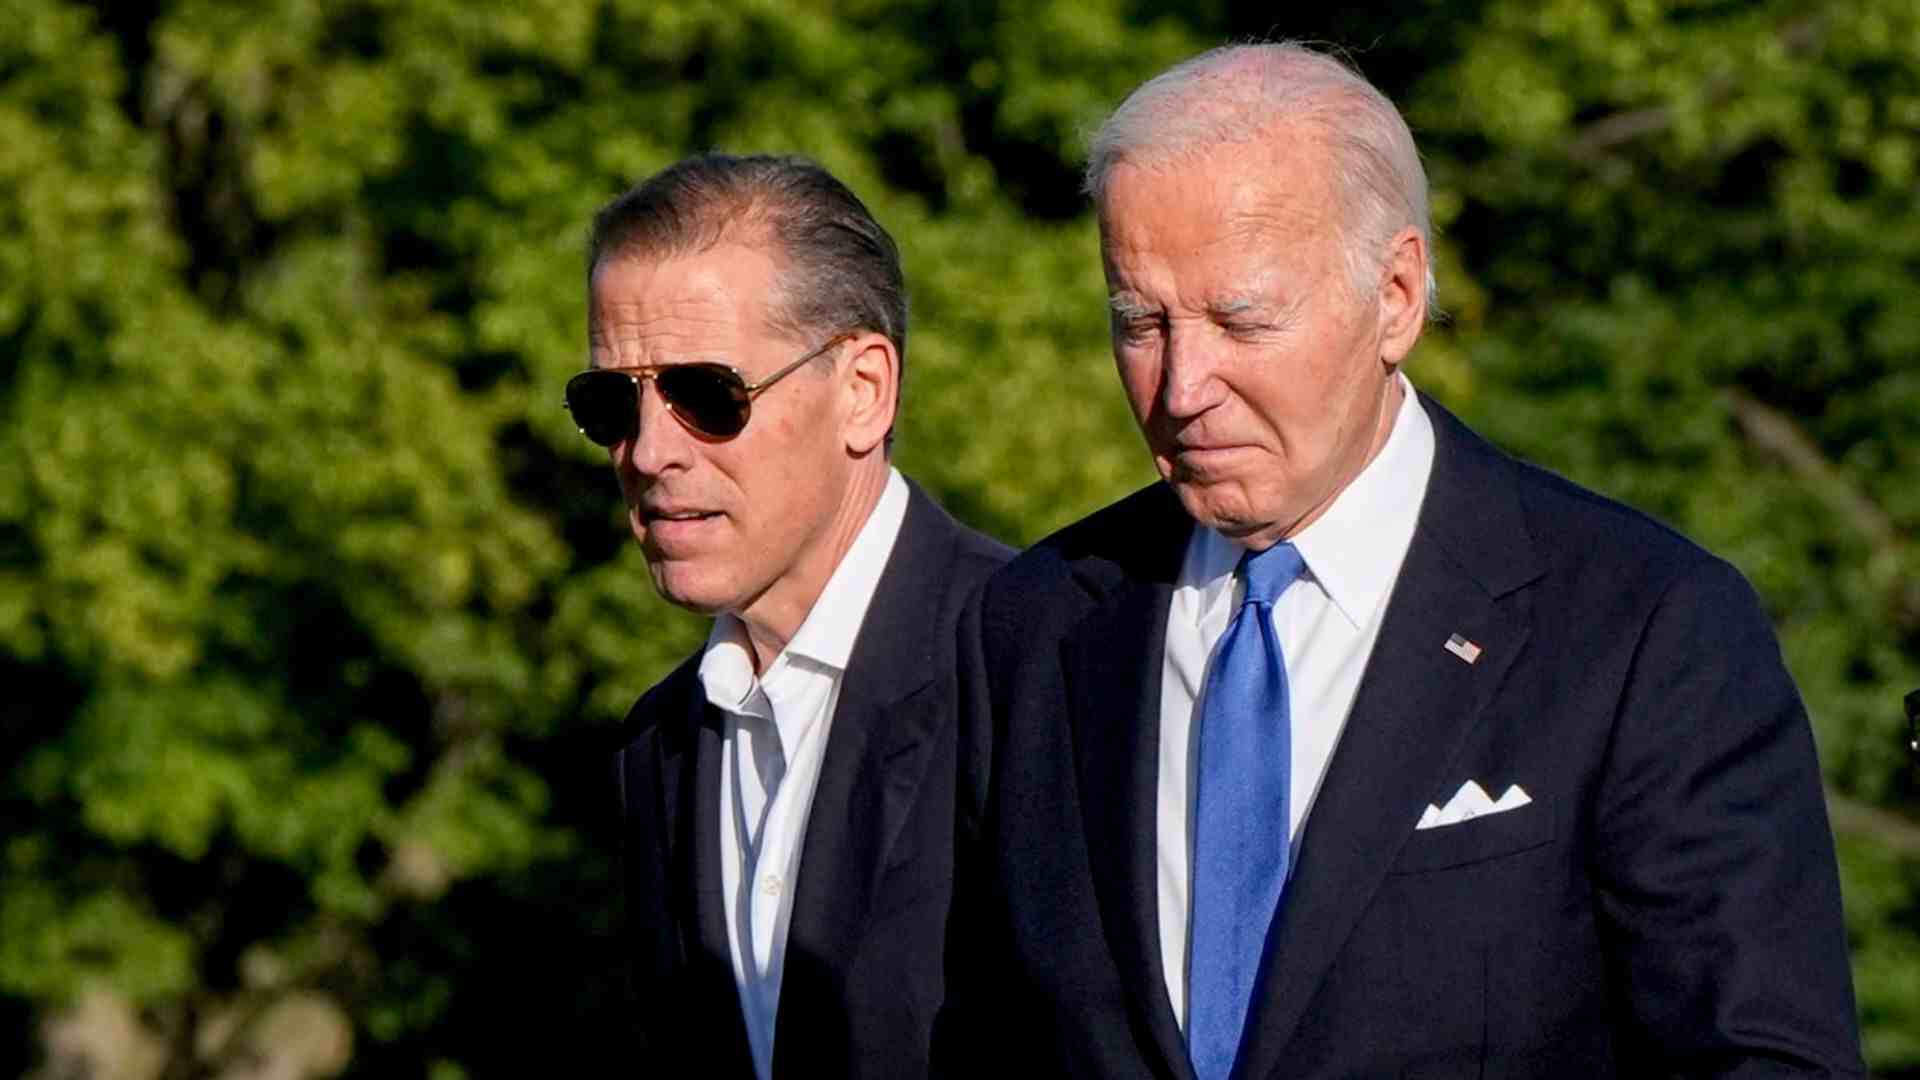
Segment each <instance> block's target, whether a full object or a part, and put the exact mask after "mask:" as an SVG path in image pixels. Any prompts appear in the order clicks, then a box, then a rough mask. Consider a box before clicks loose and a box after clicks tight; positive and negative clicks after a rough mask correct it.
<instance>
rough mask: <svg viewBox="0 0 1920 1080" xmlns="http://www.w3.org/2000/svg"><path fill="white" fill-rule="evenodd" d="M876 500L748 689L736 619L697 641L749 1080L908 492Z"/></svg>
mask: <svg viewBox="0 0 1920 1080" xmlns="http://www.w3.org/2000/svg"><path fill="white" fill-rule="evenodd" d="M889 472H890V475H889V476H888V478H887V486H886V490H885V491H883V492H882V493H881V495H880V501H879V502H878V503H876V504H875V505H874V508H873V513H872V514H870V515H868V517H867V521H866V524H864V525H862V526H861V528H860V534H859V535H858V536H856V537H855V538H854V541H853V546H852V547H850V548H848V549H847V553H846V555H845V556H844V557H843V558H841V560H840V565H839V566H837V567H835V568H834V571H833V576H832V577H831V578H829V579H828V580H827V586H826V588H825V589H823V590H821V592H820V596H819V598H818V599H817V600H815V601H814V603H813V607H812V609H811V610H809V611H808V612H807V617H806V620H805V621H804V622H802V623H801V624H800V629H799V630H798V631H796V632H795V633H794V635H793V638H792V640H790V641H788V642H787V645H786V648H784V649H782V650H781V651H780V655H778V656H776V657H774V658H773V662H772V663H770V664H768V665H767V670H766V671H765V672H764V673H762V674H761V675H760V676H759V677H758V678H755V676H754V672H753V654H752V651H751V649H752V646H751V645H749V644H748V642H747V632H746V627H745V626H744V625H743V624H742V623H741V622H740V620H739V618H738V617H736V616H734V615H731V614H723V615H721V616H720V617H719V618H717V619H715V620H714V624H713V630H712V632H711V633H710V634H709V635H708V636H707V649H706V654H705V655H704V656H702V657H701V658H700V682H701V685H702V686H703V687H704V688H705V689H706V693H707V700H708V701H710V702H712V703H713V705H714V706H715V707H717V708H719V709H720V710H722V711H723V712H725V713H726V732H725V737H724V741H723V744H722V745H723V752H722V756H721V759H720V805H719V806H718V807H715V808H714V809H715V812H717V813H719V815H720V885H721V894H722V896H723V898H724V902H725V906H726V918H727V944H728V946H729V951H730V952H731V953H732V956H733V977H734V983H735V985H736V986H737V987H738V989H739V991H740V1011H741V1013H742V1014H743V1016H744V1017H745V1019H746V1022H747V1042H748V1047H749V1049H750V1050H751V1051H752V1054H753V1068H754V1072H755V1073H756V1074H758V1076H759V1077H760V1080H769V1077H770V1076H771V1074H772V1070H773V1038H774V1018H775V1015H776V1013H777V1012H778V1010H779V1005H780V979H781V976H782V974H783V973H784V968H785V957H786V950H787V924H788V921H789V919H790V918H791V917H792V914H793V887H794V883H795V878H796V875H797V874H798V873H799V870H800V848H801V843H802V840H803V839H804V837H805V835H806V831H807V817H808V815H809V813H810V812H811V810H812V809H813V792H814V788H815V786H816V785H817V784H818V782H819V780H820V763H821V759H822V758H823V757H824V756H825V753H826V748H827V736H828V733H829V732H830V731H831V730H832V728H833V709H834V706H835V705H836V704H838V703H839V700H840V684H841V680H842V679H843V678H844V676H845V675H846V670H847V660H848V658H849V657H850V656H851V655H852V653H853V644H854V639H855V638H857V637H858V636H859V634H860V624H861V623H862V622H863V621H865V619H866V616H867V607H868V605H869V604H870V603H871V602H872V600H873V594H874V590H875V588H876V587H877V586H878V585H879V583H880V574H881V571H883V570H885V569H886V565H887V558H888V556H890V555H892V553H893V545H894V541H895V540H897V539H898V538H899V535H900V526H901V523H902V522H904V521H905V520H906V516H907V484H906V481H905V480H903V479H901V476H900V473H899V472H898V471H897V470H889Z"/></svg>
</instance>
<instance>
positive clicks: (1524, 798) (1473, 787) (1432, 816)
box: [1414, 780, 1533, 829]
mask: <svg viewBox="0 0 1920 1080" xmlns="http://www.w3.org/2000/svg"><path fill="white" fill-rule="evenodd" d="M1532 801H1533V797H1532V796H1530V795H1528V794H1527V793H1526V790H1525V789H1523V788H1522V787H1521V786H1520V785H1519V784H1515V785H1513V786H1512V787H1509V788H1508V789H1507V792H1506V794H1504V795H1502V796H1500V798H1498V799H1493V798H1490V797H1488V795H1487V789H1486V788H1483V787H1481V786H1480V785H1479V784H1477V783H1475V782H1474V781H1472V780H1469V781H1467V782H1466V783H1464V784H1461V785H1460V790H1459V791H1456V792H1454V793H1453V798H1451V799H1448V800H1447V805H1445V806H1435V805H1433V804H1432V803H1428V804H1427V809H1426V812H1424V813H1422V814H1421V815H1420V824H1418V825H1415V826H1414V828H1415V829H1438V828H1443V827H1445V826H1448V825H1458V824H1460V823H1461V822H1463V821H1472V820H1473V819H1474V818H1477V817H1486V816H1487V815H1488V814H1504V813H1506V812H1507V811H1509V810H1518V809H1520V808H1521V807H1523V806H1525V805H1527V804H1528V803H1530V802H1532Z"/></svg>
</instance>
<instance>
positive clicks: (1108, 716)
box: [937, 400, 1862, 1077]
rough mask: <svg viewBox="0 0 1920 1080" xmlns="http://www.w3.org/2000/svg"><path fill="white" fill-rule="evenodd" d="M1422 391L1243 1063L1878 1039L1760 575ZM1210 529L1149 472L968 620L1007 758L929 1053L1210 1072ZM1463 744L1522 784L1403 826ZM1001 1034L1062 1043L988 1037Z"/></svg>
mask: <svg viewBox="0 0 1920 1080" xmlns="http://www.w3.org/2000/svg"><path fill="white" fill-rule="evenodd" d="M1424 404H1425V406H1426V409H1427V412H1428V414H1429V415H1430V416H1431V417H1432V418H1433V421H1434V428H1435V436H1436V440H1437V444H1436V447H1435V460H1434V466H1433V474H1432V479H1431V481H1430V484H1429V487H1428V490H1427V496H1426V500H1425V502H1424V504H1423V506H1422V508H1421V512H1420V517H1419V523H1418V526H1417V528H1416V531H1415V534H1414V539H1413V543H1412V547H1411V549H1410V551H1409V553H1408V555H1407V560H1406V562H1405V564H1404V566H1403V568H1402V570H1401V573H1400V577H1399V581H1398V583H1397V585H1396V586H1395V589H1394V592H1393V595H1392V597H1391V599H1390V600H1389V602H1388V606H1387V608H1386V610H1385V613H1384V616H1383V617H1384V619H1385V622H1384V624H1383V626H1382V629H1381V632H1380V637H1379V640H1378V643H1377V645H1376V646H1375V648H1374V651H1373V655H1372V657H1371V659H1370V661H1369V663H1368V666H1367V669H1366V672H1365V674H1364V676H1363V679H1362V682H1361V685H1360V688H1359V691H1358V695H1357V697H1356V699H1355V701H1354V704H1353V708H1352V712H1351V713H1350V716H1349V719H1348V722H1347V725H1346V728H1345V730H1344V733H1343V734H1342V736H1341V740H1340V743H1339V745H1338V747H1337V748H1336V750H1335V753H1334V755H1333V758H1332V760H1331V761H1330V762H1329V764H1328V767H1327V773H1326V776H1325V779H1324V781H1323V782H1322V785H1321V789H1320V791H1319V794H1318V796H1317V799H1316V802H1315V803H1314V805H1313V807H1312V810H1311V813H1310V815H1309V816H1308V818H1307V821H1306V825H1305V829H1304V832H1303V833H1302V836H1301V838H1300V845H1301V846H1300V848H1299V851H1298V856H1297V862H1296V869H1295V871H1294V875H1293V877H1292V878H1291V880H1290V882H1289V884H1288V886H1287V891H1286V893H1285V895H1284V897H1283V898H1282V901H1281V911H1280V913H1279V914H1278V916H1277V917H1276V920H1275V924H1274V929H1273V930H1272V932H1271V933H1272V937H1271V938H1270V947H1269V959H1268V962H1267V963H1268V966H1267V968H1266V969H1265V970H1264V972H1263V975H1262V977H1261V979H1260V983H1259V989H1258V992H1257V995H1256V1000H1255V1002H1254V1005H1253V1009H1252V1012H1251V1014H1250V1016H1249V1020H1248V1030H1249V1035H1248V1042H1247V1043H1246V1044H1244V1047H1243V1051H1242V1063H1243V1065H1244V1066H1245V1067H1244V1069H1243V1071H1242V1073H1241V1075H1244V1076H1247V1077H1335V1076H1339V1077H1358V1076H1366V1077H1372V1076H1446V1077H1469V1076H1470V1077H1506V1076H1530V1077H1606V1076H1625V1077H1649V1076H1664V1075H1676V1074H1683V1075H1739V1076H1758V1075H1774V1074H1776V1073H1789V1072H1796V1071H1800V1070H1805V1071H1808V1072H1817V1071H1819V1070H1822V1069H1830V1070H1833V1071H1835V1072H1839V1073H1844V1074H1855V1073H1859V1072H1861V1071H1862V1066H1861V1062H1860V1058H1859V1050H1858V1037H1857V1033H1856V1030H1855V1026H1854V1017H1853V998H1852V989H1851V985H1850V982H1849V975H1848V969H1847V947H1846V940H1845V934H1844V931H1843V928H1842V925H1841V914H1840V894H1839V887H1838V882H1837V879H1836V872H1835V862H1834V854H1833V842H1832V837H1831V834H1830V833H1829V831H1828V826H1827V819H1826V813H1825V807H1824V803H1823V801H1822V796H1821V788H1820V777H1819V771H1818V768H1817V766H1816V763H1815V760H1814V746H1813V740H1812V736H1811V732H1810V730H1809V727H1808V724H1807V720H1806V716H1805V714H1804V712H1803V710H1802V708H1801V705H1800V702H1799V699H1798V695H1797V694H1796V692H1795V690H1794V687H1793V684H1792V683H1791V681H1790V680H1789V678H1788V676H1787V673H1786V671H1785V670H1784V668H1783V666H1782V664H1781V659H1780V654H1779V650H1778V648H1777V646H1776V644H1775V642H1774V639H1773V636H1772V631H1771V629H1770V627H1769V626H1768V623H1767V620H1766V618H1765V616H1764V615H1763V613H1762V611H1761V609H1760V606H1759V604H1758V603H1757V601H1756V598H1755V596H1754V594H1753V592H1752V590H1751V589H1750V588H1748V586H1747V585H1746V583H1745V582H1744V581H1743V580H1742V579H1741V577H1740V576H1739V574H1738V573H1736V572H1735V571H1734V570H1733V569H1731V568H1730V567H1728V566H1727V565H1726V564H1724V563H1722V562H1720V561H1718V560H1716V559H1714V558H1712V557H1711V556H1709V555H1708V554H1706V553H1705V552H1703V551H1701V550H1699V549H1698V548H1696V547H1694V546H1693V545H1691V544H1689V543H1687V542H1686V541H1685V540H1683V539H1682V538H1680V537H1679V536H1677V535H1675V534H1674V533H1672V532H1670V531H1668V530H1667V529H1665V528H1663V527H1661V526H1659V525H1657V524H1655V523H1654V522H1652V521H1650V520H1649V519H1647V518H1646V517H1644V516H1642V515H1640V514H1638V513H1635V512H1634V511H1631V510H1629V509H1626V508H1625V507H1622V506H1619V505H1617V504H1615V503H1612V502H1609V501H1607V500H1605V499H1602V498H1600V497H1598V496H1595V495H1593V494H1591V493H1589V492H1586V491H1583V490H1581V489H1579V488H1577V487H1575V486H1574V485H1572V484H1570V483H1567V482H1566V481H1564V480H1562V479H1560V478H1558V477H1556V476H1553V475H1550V474H1548V473H1545V472H1543V471H1540V470H1538V469H1535V468H1532V467H1529V466H1526V465H1523V464H1520V463H1518V462H1516V461H1513V460H1512V459H1510V458H1507V457H1505V456H1503V455H1501V454H1500V453H1499V452H1498V451H1496V450H1494V449H1493V448H1492V447H1491V446H1489V445H1488V444H1487V443H1485V442H1484V441H1482V440H1481V439H1480V438H1478V437H1477V436H1475V435H1474V434H1473V433H1472V432H1470V431H1468V430H1467V428H1465V427H1464V426H1463V425H1461V424H1460V422H1459V421H1458V420H1456V419H1454V418H1453V417H1452V416H1451V415H1450V414H1448V413H1447V412H1446V411H1445V410H1443V409H1441V408H1440V407H1439V406H1438V405H1436V404H1435V403H1433V402H1432V401H1430V400H1428V401H1424ZM1190 528H1191V522H1190V520H1189V519H1188V518H1187V517H1186V515H1185V514H1184V513H1183V512H1182V510H1181V507H1180V505H1179V502H1178V501H1177V499H1176V498H1175V497H1174V496H1173V494H1172V492H1171V490H1170V489H1168V488H1166V487H1164V486H1156V487H1153V488H1149V489H1147V490H1145V491H1142V492H1140V493H1138V494H1136V495H1134V496H1132V497H1130V498H1128V499H1126V500H1124V501H1122V502H1120V503H1117V504H1115V505H1114V506H1111V507H1109V508H1107V509H1106V510H1103V511H1101V512H1099V513H1097V514H1095V515H1093V516H1092V517H1091V518H1088V519H1086V520H1085V521H1082V522H1080V523H1079V524H1076V525H1074V526H1072V527H1070V528H1068V529H1066V530H1065V531H1063V532H1061V533H1059V534H1058V535H1056V536H1054V537H1052V538H1051V539H1049V540H1047V541H1044V542H1042V543H1041V544H1039V545H1036V546H1035V548H1034V549H1032V550H1030V551H1029V552H1027V553H1026V554H1025V555H1023V556H1021V557H1020V558H1019V559H1017V560H1016V561H1015V562H1014V563H1013V564H1012V565H1010V566H1009V567H1008V568H1007V569H1006V570H1005V571H1003V572H1001V573H1000V574H998V575H996V576H995V578H994V579H993V580H992V581H991V582H990V583H989V584H988V586H987V588H986V589H985V590H984V591H983V593H982V595H981V598H980V602H979V603H978V604H977V605H976V606H975V607H974V608H970V610H969V612H968V614H967V616H966V617H965V618H964V619H963V628H962V634H963V642H962V646H961V652H962V658H961V667H962V675H961V677H962V681H963V690H962V693H963V696H964V697H965V698H966V699H967V701H966V703H965V706H964V708H965V710H966V712H967V714H968V720H967V721H966V722H965V723H964V725H963V726H964V727H965V729H966V730H965V732H964V734H963V738H964V739H965V740H966V741H967V744H968V746H969V747H970V749H969V754H968V760H969V761H972V762H975V763H978V762H981V761H990V767H986V768H977V769H973V770H971V771H969V772H968V773H967V779H966V781H965V785H964V787H965V798H966V800H967V802H966V804H965V806H964V808H963V811H962V820H961V825H962V829H963V832H964V834H965V838H964V839H963V844H962V850H963V859H964V860H965V865H964V866H963V881H962V884H961V886H960V887H961V889H962V890H963V897H962V900H961V901H960V902H959V910H958V912H957V914H956V922H955V926H954V930H953V933H954V944H953V950H954V955H955V957H956V959H957V960H958V961H959V964H958V965H957V966H956V967H955V970H954V975H953V977H954V979H955V980H956V983H955V987H954V990H953V1000H952V1003H951V1007H950V1011H949V1013H948V1014H947V1015H946V1016H945V1017H944V1018H943V1021H942V1031H941V1036H940V1039H939V1046H940V1051H939V1053H938V1054H937V1057H938V1059H939V1062H940V1065H941V1066H942V1068H941V1069H940V1070H938V1071H941V1072H952V1073H955V1074H958V1073H963V1072H977V1073H978V1074H979V1075H996V1073H997V1074H998V1075H1003V1076H1004V1075H1008V1074H1029V1073H1030V1074H1032V1075H1059V1076H1088V1077H1149V1076H1151V1077H1188V1076H1191V1071H1190V1068H1189V1065H1188V1059H1187V1054H1186V1050H1185V1044H1184V1042H1183V1039H1182V1036H1181V1034H1180V1031H1179V1028H1178V1026H1177V1022H1176V1019H1175V1017H1174V1014H1173V1010H1172V1008H1171V1006H1170V1004H1169V1002H1168V998H1167V994H1166V992H1165V989H1164V987H1165V980H1164V977H1163V974H1162V971H1161V967H1162V965H1161V960H1160V956H1161V953H1160V945H1159V927H1158V921H1157V918H1158V917H1157V906H1156V905H1157V891H1156V888H1155V850H1154V814H1155V805H1156V783H1157V766H1156V747H1157V740H1158V729H1159V702H1160V675H1161V653H1162V643H1163V641H1164V638H1165V631H1166V619H1167V610H1168V600H1169V597H1170V595H1171V589H1172V586H1173V583H1174V581H1175V579H1176V576H1177V575H1178V573H1179V568H1180V564H1181V557H1182V554H1183V552H1184V550H1185V544H1186V541H1187V538H1188V535H1189V532H1190ZM1454 634H1459V635H1461V636H1462V637H1464V638H1466V639H1468V640H1470V641H1472V642H1475V643H1478V644H1479V645H1480V646H1481V647H1482V649H1483V652H1482V653H1481V654H1480V656H1479V657H1478V660H1477V662H1475V663H1471V664H1470V663H1467V662H1466V661H1465V660H1463V659H1461V658H1460V657H1458V656H1456V655H1454V654H1453V653H1452V652H1450V651H1448V650H1447V649H1446V648H1445V643H1446V642H1447V641H1448V639H1449V637H1450V636H1451V635H1454ZM1467 780H1475V781H1478V782H1479V783H1480V784H1481V785H1482V786H1483V787H1484V788H1485V789H1486V790H1487V791H1488V792H1489V793H1490V794H1491V795H1493V796H1494V797H1498V796H1499V795H1500V794H1501V793H1502V792H1503V791H1505V790H1506V788H1507V786H1508V785H1510V784H1516V783H1517V784H1520V785H1521V786H1522V787H1523V788H1524V789H1525V790H1526V791H1527V792H1528V793H1529V794H1530V795H1531V797H1532V799H1533V803H1532V805H1530V806H1526V807H1522V808H1520V809H1518V810H1513V811H1509V812H1506V813H1501V814H1498V815H1492V816H1487V817H1483V818H1480V819H1478V820H1474V821H1469V822H1466V823H1463V824H1459V825H1455V826H1452V827H1444V828H1437V829H1431V830H1421V831H1416V830H1415V824H1416V823H1417V821H1418V820H1419V818H1420V816H1421V812H1422V811H1423V810H1424V809H1425V807H1426V806H1427V805H1428V804H1429V803H1431V804H1434V805H1445V804H1446V802H1447V801H1448V799H1449V798H1450V797H1451V796H1452V795H1453V794H1454V792H1455V791H1457V790H1458V789H1459V788H1460V786H1461V784H1462V783H1463V782H1465V781H1467ZM1274 827H1275V837H1276V842H1284V840H1281V839H1279V838H1281V837H1283V836H1284V835H1285V833H1284V825H1283V823H1278V822H1276V823H1275V826H1274ZM989 1032H990V1033H991V1038H990V1039H989V1038H987V1037H985V1033H989ZM1012 1047H1032V1048H1034V1052H1035V1053H1036V1054H1037V1057H1034V1056H1018V1057H1013V1056H1009V1057H1007V1058H1004V1059H1001V1060H995V1058H996V1057H997V1056H998V1054H999V1053H1000V1052H1002V1051H1006V1050H1008V1049H1009V1048H1012ZM949 1066H950V1067H951V1068H949ZM982 1066H991V1067H992V1068H991V1069H988V1068H982Z"/></svg>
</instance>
